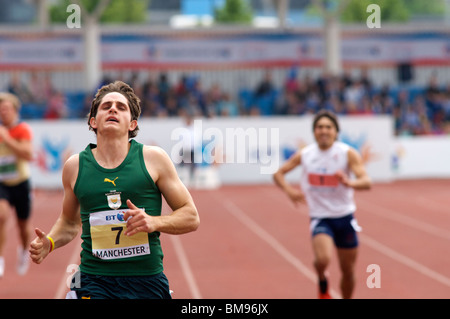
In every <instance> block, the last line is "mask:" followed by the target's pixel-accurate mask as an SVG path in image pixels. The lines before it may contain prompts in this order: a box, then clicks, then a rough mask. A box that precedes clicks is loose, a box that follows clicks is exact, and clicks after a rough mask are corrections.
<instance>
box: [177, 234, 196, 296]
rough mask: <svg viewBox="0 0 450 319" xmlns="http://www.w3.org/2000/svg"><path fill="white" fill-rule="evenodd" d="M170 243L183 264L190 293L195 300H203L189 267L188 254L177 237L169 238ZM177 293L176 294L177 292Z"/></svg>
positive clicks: (182, 268) (182, 267)
mask: <svg viewBox="0 0 450 319" xmlns="http://www.w3.org/2000/svg"><path fill="white" fill-rule="evenodd" d="M169 238H170V241H171V242H172V244H173V247H174V248H175V254H176V255H177V258H178V261H179V262H180V264H181V270H182V272H183V275H184V277H185V279H186V281H187V283H188V286H189V291H190V292H191V295H192V297H193V298H194V299H202V295H201V293H200V289H199V288H198V285H197V282H196V280H195V277H194V274H193V272H192V269H191V266H190V265H189V260H188V258H187V255H186V252H185V251H184V248H183V245H182V244H181V240H180V238H179V237H178V236H176V235H171V236H169ZM175 293H176V292H175Z"/></svg>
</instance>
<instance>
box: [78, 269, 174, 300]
mask: <svg viewBox="0 0 450 319" xmlns="http://www.w3.org/2000/svg"><path fill="white" fill-rule="evenodd" d="M77 276H79V277H78V278H77V279H78V280H79V282H78V283H77V282H76V281H77V280H76V277H77ZM72 285H73V287H71V290H72V291H75V292H76V294H77V298H78V299H172V297H171V294H170V290H169V281H168V280H167V277H166V275H164V273H163V272H161V273H159V274H156V275H152V276H126V277H125V276H124V277H122V276H102V275H90V274H86V273H83V272H78V273H75V274H74V276H73V277H72Z"/></svg>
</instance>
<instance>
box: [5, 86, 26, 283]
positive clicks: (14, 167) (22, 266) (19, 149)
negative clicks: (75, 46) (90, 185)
mask: <svg viewBox="0 0 450 319" xmlns="http://www.w3.org/2000/svg"><path fill="white" fill-rule="evenodd" d="M20 106H21V103H20V100H19V99H18V98H17V96H15V95H13V94H11V93H0V120H1V125H0V278H1V277H2V276H3V275H4V272H5V260H4V257H3V249H4V246H5V242H6V238H7V236H6V222H7V220H8V218H9V216H10V214H11V212H12V210H13V209H14V210H15V213H16V216H17V226H18V228H19V237H20V247H18V250H17V255H18V256H17V257H18V260H17V273H18V274H19V275H24V274H25V273H26V272H27V270H28V266H29V258H28V252H27V247H28V245H29V243H30V237H31V230H30V215H31V207H32V202H31V185H30V175H31V173H30V166H29V162H30V161H31V160H32V158H33V146H32V138H33V133H32V130H31V128H30V126H29V125H28V124H27V123H26V122H22V121H20V117H19V111H20Z"/></svg>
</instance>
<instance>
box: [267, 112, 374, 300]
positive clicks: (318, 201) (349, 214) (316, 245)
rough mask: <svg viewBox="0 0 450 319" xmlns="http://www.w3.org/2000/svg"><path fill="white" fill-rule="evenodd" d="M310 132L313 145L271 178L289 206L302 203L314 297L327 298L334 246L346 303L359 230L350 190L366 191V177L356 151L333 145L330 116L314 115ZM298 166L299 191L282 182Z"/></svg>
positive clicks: (336, 130) (334, 134) (334, 126)
mask: <svg viewBox="0 0 450 319" xmlns="http://www.w3.org/2000/svg"><path fill="white" fill-rule="evenodd" d="M313 132H314V138H315V140H316V142H315V143H313V144H311V145H309V146H306V147H305V148H303V149H302V150H298V151H297V152H296V153H295V154H294V155H293V156H291V157H290V158H289V159H288V160H287V161H286V163H285V164H283V165H282V166H281V167H280V169H279V170H278V171H277V172H276V173H275V174H274V181H275V184H276V185H277V186H279V187H280V188H281V189H282V190H283V191H284V192H285V193H286V194H287V195H288V196H289V198H290V199H291V200H292V201H293V202H294V204H295V205H297V203H305V204H307V205H308V208H309V215H310V217H311V222H310V229H311V236H312V247H313V251H314V267H315V269H316V272H317V275H318V283H319V298H321V299H330V298H331V296H330V294H329V292H328V278H327V273H326V270H327V268H328V266H329V264H330V260H331V257H332V252H333V246H335V247H336V248H337V254H338V259H339V265H340V269H341V273H342V277H341V282H340V288H341V292H342V297H343V298H345V299H348V298H351V296H352V294H353V290H354V286H355V274H354V268H355V262H356V257H357V252H358V237H357V234H356V232H358V231H360V227H359V226H358V224H357V222H356V219H355V217H354V215H353V214H354V213H355V210H356V205H355V202H354V194H353V190H354V189H369V188H370V187H371V179H370V177H369V176H368V175H367V173H366V170H365V167H364V164H363V161H362V159H361V156H360V155H359V153H358V152H357V151H356V150H355V149H353V148H351V147H350V146H348V145H347V144H344V143H342V142H339V141H337V137H338V133H339V124H338V120H337V118H336V116H335V115H334V114H333V113H331V112H328V111H320V112H319V113H317V115H316V116H315V118H314V121H313ZM299 165H301V166H302V177H301V182H300V185H301V188H300V189H298V188H295V187H293V186H292V185H290V184H289V183H287V182H286V180H285V175H286V174H287V173H289V172H290V171H292V170H293V169H294V168H296V167H297V166H299ZM352 175H353V176H352ZM353 177H354V178H353Z"/></svg>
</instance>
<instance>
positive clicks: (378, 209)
mask: <svg viewBox="0 0 450 319" xmlns="http://www.w3.org/2000/svg"><path fill="white" fill-rule="evenodd" d="M358 202H360V203H361V204H364V206H366V207H371V209H370V213H371V214H374V215H378V216H381V217H383V218H387V219H390V220H393V221H396V222H399V223H401V224H404V225H407V226H409V227H412V228H415V229H417V230H420V231H423V232H425V233H428V234H430V235H434V236H438V237H441V238H443V239H447V240H450V232H449V231H448V230H445V229H443V228H439V227H436V226H434V225H431V224H428V223H426V222H424V221H422V220H417V219H414V218H411V217H409V216H406V215H404V214H401V213H398V212H396V211H395V210H393V209H390V208H386V207H383V206H380V205H377V204H375V203H373V202H370V201H366V200H362V199H358Z"/></svg>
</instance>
